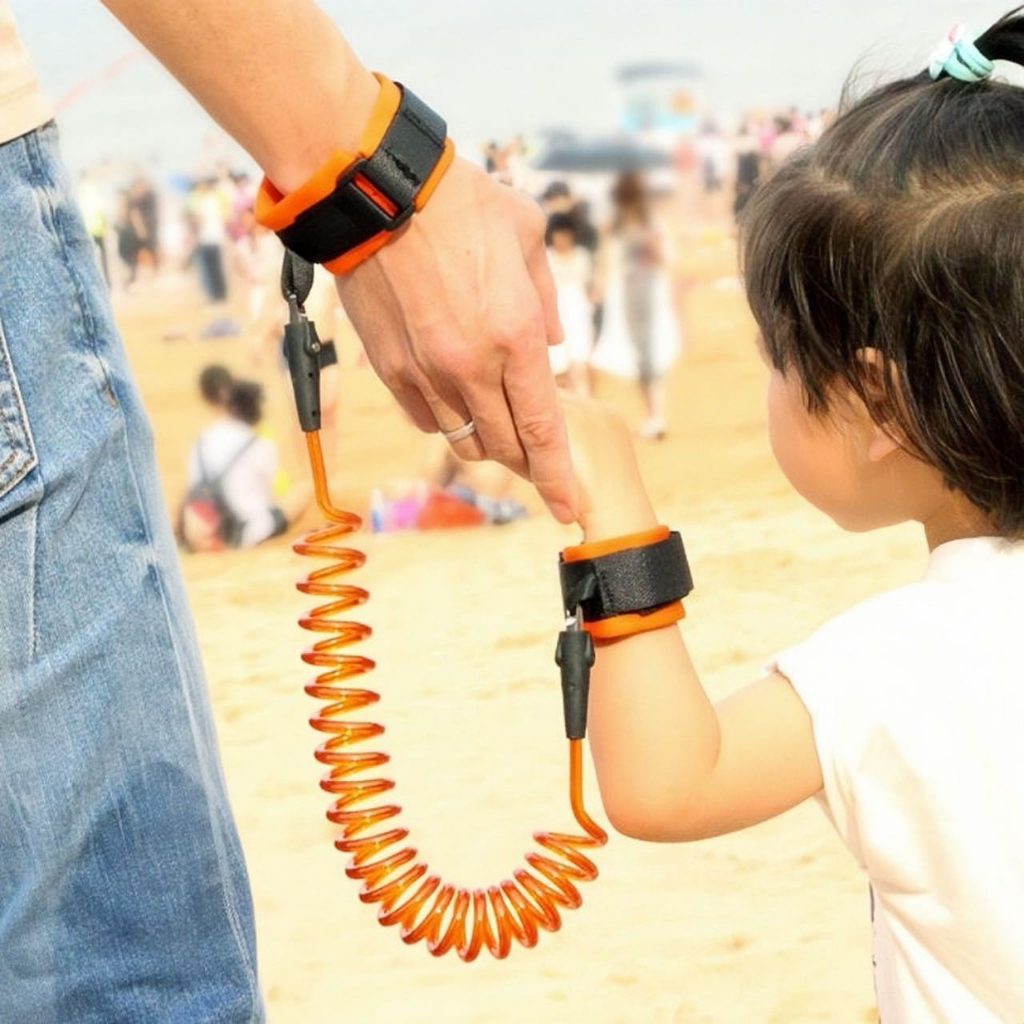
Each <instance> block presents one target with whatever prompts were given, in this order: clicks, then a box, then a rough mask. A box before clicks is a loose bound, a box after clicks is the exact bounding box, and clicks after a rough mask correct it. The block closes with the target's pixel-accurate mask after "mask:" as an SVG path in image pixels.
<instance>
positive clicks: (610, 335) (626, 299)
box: [591, 172, 679, 440]
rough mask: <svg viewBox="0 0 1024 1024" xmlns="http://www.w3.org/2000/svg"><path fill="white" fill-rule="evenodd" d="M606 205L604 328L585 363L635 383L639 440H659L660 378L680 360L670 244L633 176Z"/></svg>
mask: <svg viewBox="0 0 1024 1024" xmlns="http://www.w3.org/2000/svg"><path fill="white" fill-rule="evenodd" d="M612 203H613V206H614V215H613V219H612V223H611V227H610V229H609V231H608V233H607V236H606V238H605V240H604V244H603V246H602V250H601V255H600V259H599V268H598V274H597V279H598V285H597V287H598V289H599V294H601V295H602V296H603V297H604V302H605V313H604V323H603V325H602V330H601V336H600V337H599V339H598V342H597V345H596V347H595V349H594V354H593V357H592V359H591V363H592V365H593V366H594V367H595V368H597V369H601V370H606V371H607V372H609V373H613V374H616V375H618V376H622V377H628V378H631V379H633V380H636V381H638V382H639V385H640V391H641V394H642V396H643V402H644V410H645V413H646V418H645V420H644V422H643V424H642V425H641V427H640V428H639V431H638V433H639V435H640V436H641V437H643V438H646V439H649V440H660V439H662V438H663V437H664V436H665V433H666V431H667V429H668V426H667V409H666V398H665V375H666V374H667V373H668V370H669V368H670V367H671V365H672V363H673V362H674V360H675V358H676V355H677V354H678V352H679V324H678V320H677V318H676V314H675V309H674V306H673V298H672V281H671V276H670V271H671V263H672V260H671V253H670V249H669V241H668V239H667V237H666V235H665V232H664V231H663V230H662V228H661V226H660V224H659V223H658V220H657V218H656V217H655V215H654V211H653V208H652V204H651V199H650V195H649V193H648V190H647V186H646V184H645V183H644V181H643V178H642V177H641V176H640V175H639V174H637V173H635V172H627V173H625V174H623V175H622V176H621V177H620V178H619V180H618V181H617V182H616V185H615V188H614V189H613V191H612Z"/></svg>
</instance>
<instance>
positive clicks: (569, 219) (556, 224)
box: [544, 213, 576, 245]
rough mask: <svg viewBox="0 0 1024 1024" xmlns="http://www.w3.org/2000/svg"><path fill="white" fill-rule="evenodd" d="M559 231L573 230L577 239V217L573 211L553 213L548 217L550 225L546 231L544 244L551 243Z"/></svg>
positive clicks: (573, 234) (574, 237) (574, 238)
mask: <svg viewBox="0 0 1024 1024" xmlns="http://www.w3.org/2000/svg"><path fill="white" fill-rule="evenodd" d="M559 231H571V232H572V237H573V241H574V242H575V241H576V218H575V217H574V216H573V215H572V214H571V213H553V214H551V216H550V217H548V227H547V230H546V231H545V232H544V244H545V245H551V243H552V242H553V241H554V240H555V234H556V233H557V232H559Z"/></svg>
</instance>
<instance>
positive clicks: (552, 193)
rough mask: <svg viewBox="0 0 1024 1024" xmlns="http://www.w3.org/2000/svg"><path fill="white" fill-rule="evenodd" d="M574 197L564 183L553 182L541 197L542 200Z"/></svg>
mask: <svg viewBox="0 0 1024 1024" xmlns="http://www.w3.org/2000/svg"><path fill="white" fill-rule="evenodd" d="M571 195H572V192H570V191H569V186H568V184H567V183H566V182H564V181H553V182H551V184H550V185H548V187H547V188H546V189H544V192H543V193H542V195H541V199H568V198H569V197H570V196H571Z"/></svg>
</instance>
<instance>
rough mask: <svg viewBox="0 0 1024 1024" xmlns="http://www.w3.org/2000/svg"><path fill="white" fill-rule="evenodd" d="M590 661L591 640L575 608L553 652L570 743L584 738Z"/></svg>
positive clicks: (592, 646) (580, 611)
mask: <svg viewBox="0 0 1024 1024" xmlns="http://www.w3.org/2000/svg"><path fill="white" fill-rule="evenodd" d="M594 661H595V652H594V639H593V637H592V636H591V635H590V634H589V633H588V632H587V631H586V630H585V629H584V628H583V609H582V608H577V609H576V614H575V615H573V616H571V617H570V618H569V620H568V621H567V622H566V628H565V629H564V630H563V631H562V632H561V633H560V634H559V636H558V647H557V648H556V649H555V664H556V665H557V666H558V667H559V668H560V669H561V670H562V707H563V710H564V712H565V735H566V736H567V737H568V738H569V739H571V740H582V739H585V738H586V735H587V702H588V700H589V699H590V670H591V669H592V668H593V667H594Z"/></svg>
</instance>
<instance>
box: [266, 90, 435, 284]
mask: <svg viewBox="0 0 1024 1024" xmlns="http://www.w3.org/2000/svg"><path fill="white" fill-rule="evenodd" d="M374 77H375V78H376V79H377V81H378V82H379V84H380V88H379V89H378V94H377V98H376V101H375V103H374V106H373V109H372V111H371V112H370V116H369V118H368V119H367V123H366V124H365V126H364V127H363V130H362V133H361V136H360V139H359V142H358V144H357V145H356V147H355V148H354V149H347V150H335V151H333V152H332V153H331V155H330V156H329V157H328V158H327V160H326V161H325V162H324V163H323V164H321V165H320V166H319V167H318V168H317V170H316V171H315V172H314V173H313V174H312V175H311V176H310V177H309V178H308V179H307V180H306V181H304V182H303V183H302V184H301V185H300V186H299V187H298V188H297V189H294V190H292V191H291V192H285V191H283V190H282V189H281V187H280V186H279V185H278V184H277V183H276V182H275V181H273V180H272V179H271V178H270V177H269V175H268V176H267V177H265V178H264V179H263V182H262V184H261V185H260V189H259V192H258V194H257V197H256V220H257V221H258V222H259V223H260V224H262V225H263V226H264V227H267V228H270V229H272V230H273V231H275V232H277V235H278V237H279V238H280V239H281V242H282V243H283V244H284V246H285V248H286V249H289V250H291V251H292V252H293V253H295V254H296V255H297V256H299V257H301V258H302V259H304V260H306V261H308V262H309V263H320V264H323V266H324V267H325V268H326V269H327V270H329V271H330V272H331V273H333V274H335V275H337V276H339V277H340V276H344V275H345V274H348V273H350V272H351V271H353V270H354V269H355V268H356V267H358V266H360V265H361V264H362V263H364V262H365V261H366V260H368V259H369V258H370V257H371V256H373V255H374V254H375V253H377V252H378V251H379V250H380V249H382V248H383V247H384V246H385V245H387V244H388V243H389V242H391V241H393V240H394V239H395V238H396V237H397V236H398V234H399V232H400V231H401V230H402V229H403V228H404V227H405V226H406V224H407V223H408V221H409V220H410V218H411V217H412V216H413V215H414V214H416V213H418V212H419V211H421V210H422V209H423V208H424V206H425V205H426V204H427V202H428V201H429V200H430V198H431V196H432V195H433V193H434V191H435V190H436V188H437V186H438V184H439V183H440V181H441V179H442V178H443V177H444V175H445V174H446V173H447V171H448V169H449V167H450V166H451V164H452V161H453V159H454V156H455V149H454V146H453V144H452V141H451V139H449V138H448V128H447V125H446V123H445V121H444V119H443V118H442V117H441V116H440V115H439V114H437V113H436V112H435V111H433V110H431V109H430V107H428V106H427V105H426V104H425V103H424V102H423V101H422V100H420V99H419V98H418V97H417V96H416V95H415V94H414V93H413V92H412V91H411V90H409V89H407V88H406V87H404V86H402V85H399V84H397V83H395V82H392V81H391V80H390V79H388V78H387V77H385V76H384V75H381V74H376V75H375V76H374Z"/></svg>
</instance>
